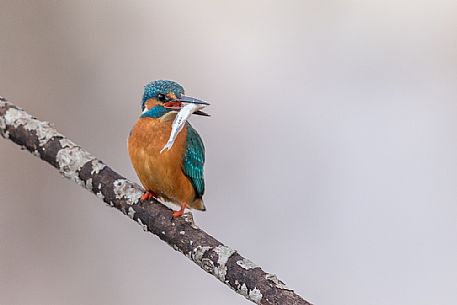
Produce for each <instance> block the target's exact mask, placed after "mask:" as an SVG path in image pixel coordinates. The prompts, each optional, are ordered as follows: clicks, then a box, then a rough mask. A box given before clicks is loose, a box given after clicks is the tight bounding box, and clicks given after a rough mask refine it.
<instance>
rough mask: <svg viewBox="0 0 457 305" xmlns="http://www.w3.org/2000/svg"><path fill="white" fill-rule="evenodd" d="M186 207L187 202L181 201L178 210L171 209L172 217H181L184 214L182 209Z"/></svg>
mask: <svg viewBox="0 0 457 305" xmlns="http://www.w3.org/2000/svg"><path fill="white" fill-rule="evenodd" d="M186 207H187V203H185V202H181V208H180V209H179V210H178V211H173V213H172V214H171V215H172V216H173V218H179V217H181V216H182V215H183V214H184V210H185V209H186Z"/></svg>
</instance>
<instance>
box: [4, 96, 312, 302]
mask: <svg viewBox="0 0 457 305" xmlns="http://www.w3.org/2000/svg"><path fill="white" fill-rule="evenodd" d="M0 135H1V136H3V137H4V138H6V139H10V140H11V141H13V142H14V143H16V144H18V145H19V146H21V147H22V148H23V149H27V150H28V151H30V152H31V153H32V154H33V155H35V156H37V157H39V158H41V159H42V160H44V161H46V162H48V163H49V164H51V165H52V166H54V167H55V168H57V169H58V170H59V172H60V173H61V174H62V175H63V176H64V177H66V178H68V179H70V180H72V181H73V182H76V183H78V184H79V185H81V186H82V187H84V188H86V189H87V190H89V191H90V192H92V193H93V194H95V195H96V196H97V197H98V198H100V199H101V200H103V201H104V202H105V203H107V204H109V205H110V206H112V207H114V208H116V209H118V210H119V211H121V212H122V213H124V214H125V215H127V216H128V217H130V218H131V219H132V220H133V221H135V222H137V223H138V224H139V225H141V226H142V227H143V229H144V230H145V231H149V232H151V233H153V234H154V235H156V236H158V237H159V238H160V239H161V240H163V241H165V242H166V243H167V244H169V245H170V246H171V247H173V249H175V250H177V251H179V252H181V253H182V254H184V255H185V256H186V257H188V258H189V259H190V260H192V261H193V262H194V263H196V264H197V265H199V266H200V267H201V268H202V269H203V270H205V271H206V272H208V273H210V274H212V275H214V276H215V277H216V278H218V279H219V280H220V281H221V282H222V283H224V284H226V285H227V286H228V287H230V288H231V289H233V290H234V291H236V292H237V293H239V294H241V295H243V296H244V297H246V298H247V299H249V300H251V301H252V302H254V303H257V304H265V305H267V304H271V305H273V304H290V305H309V304H310V303H308V302H307V301H305V300H304V299H303V298H302V297H300V296H299V295H297V294H296V293H294V291H293V290H292V289H290V288H288V287H287V286H286V285H285V284H284V283H283V282H282V281H280V280H279V279H278V278H277V277H276V275H274V274H271V273H267V272H265V271H263V270H262V269H261V268H260V267H259V266H257V265H256V264H254V263H253V262H252V261H250V260H249V259H247V258H244V257H243V256H241V255H240V254H239V253H238V252H237V251H235V250H233V249H232V248H230V247H228V246H225V245H224V244H222V243H221V242H220V241H218V240H217V239H215V238H214V237H212V236H211V235H209V234H208V233H206V232H205V231H203V230H202V229H200V228H198V227H197V226H196V225H195V223H194V222H193V219H192V214H190V213H188V214H185V216H183V217H182V218H179V219H172V217H171V210H170V209H169V208H167V207H165V206H164V205H162V204H158V203H157V202H154V200H149V201H146V202H143V203H140V202H139V198H140V196H141V195H142V193H143V189H142V188H141V187H140V186H139V185H138V184H136V183H133V182H131V181H129V180H127V179H125V178H124V177H123V176H121V175H120V174H118V173H117V172H115V171H114V170H112V169H111V168H110V167H109V166H107V165H106V164H104V163H103V162H102V161H100V160H98V159H97V158H95V157H94V156H93V155H91V154H90V153H89V152H87V151H85V150H84V149H82V148H81V147H80V146H78V145H76V144H75V143H73V142H72V141H71V140H69V139H67V138H66V137H65V136H64V135H62V134H60V133H59V132H58V131H57V130H56V129H55V128H54V127H53V126H52V125H51V124H50V123H48V122H43V121H40V120H38V119H36V118H34V117H32V116H31V115H30V114H28V113H27V112H25V111H24V110H22V109H20V108H18V107H17V106H15V105H13V104H11V103H9V102H7V101H6V99H4V98H2V97H0Z"/></svg>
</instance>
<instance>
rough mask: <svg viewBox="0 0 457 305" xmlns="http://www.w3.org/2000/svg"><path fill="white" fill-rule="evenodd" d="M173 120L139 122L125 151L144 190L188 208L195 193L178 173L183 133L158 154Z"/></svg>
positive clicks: (183, 145) (142, 119)
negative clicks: (170, 146) (183, 204)
mask: <svg viewBox="0 0 457 305" xmlns="http://www.w3.org/2000/svg"><path fill="white" fill-rule="evenodd" d="M173 119H174V116H173V117H168V119H166V120H164V119H160V118H159V119H154V118H140V119H139V120H138V121H137V122H136V124H135V126H134V127H133V129H132V131H131V133H130V136H129V141H128V149H129V155H130V159H131V161H132V164H133V167H134V169H135V171H136V173H137V175H138V178H139V179H140V181H141V183H142V184H143V186H144V188H145V189H146V190H148V191H152V192H154V193H156V194H157V195H159V196H160V197H163V198H165V199H167V200H169V201H171V202H173V203H176V204H180V203H181V202H186V203H187V204H189V205H190V207H192V203H193V202H194V200H195V191H194V188H193V186H192V184H191V182H190V180H189V179H188V178H187V177H186V176H185V175H184V173H183V171H182V168H181V166H182V160H183V157H184V154H185V149H186V135H187V130H186V128H184V129H183V130H182V131H181V132H180V133H179V134H178V136H177V137H176V141H175V143H174V144H173V147H172V148H171V149H170V150H168V151H164V152H163V153H160V150H161V149H162V148H163V147H164V145H165V144H166V143H167V141H168V138H169V136H170V132H171V124H172V122H173Z"/></svg>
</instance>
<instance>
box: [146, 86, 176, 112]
mask: <svg viewBox="0 0 457 305" xmlns="http://www.w3.org/2000/svg"><path fill="white" fill-rule="evenodd" d="M169 92H173V93H174V94H175V95H176V97H178V98H180V97H181V95H183V94H184V88H183V87H182V86H181V85H180V84H178V83H176V82H174V81H171V80H156V81H153V82H150V83H149V84H147V85H146V86H144V94H143V101H142V105H141V108H142V109H144V103H145V102H146V101H147V100H149V99H151V98H156V97H157V96H159V94H163V95H166V94H167V93H169Z"/></svg>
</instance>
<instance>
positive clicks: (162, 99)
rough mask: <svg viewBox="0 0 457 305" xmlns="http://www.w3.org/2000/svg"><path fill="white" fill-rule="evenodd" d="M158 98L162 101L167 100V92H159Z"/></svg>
mask: <svg viewBox="0 0 457 305" xmlns="http://www.w3.org/2000/svg"><path fill="white" fill-rule="evenodd" d="M157 99H158V100H159V101H161V102H165V100H166V97H165V94H159V95H157Z"/></svg>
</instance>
